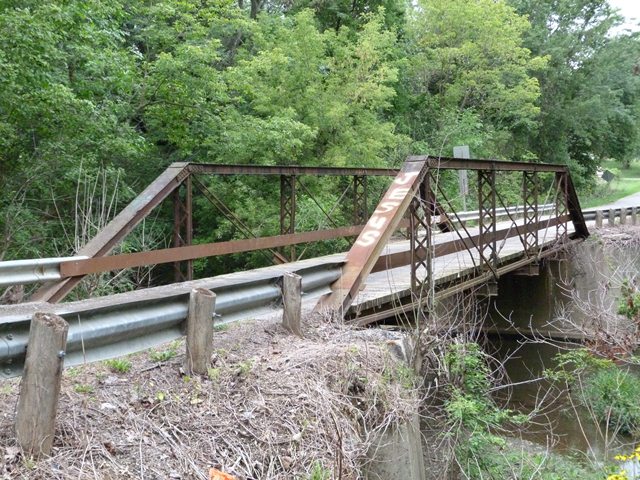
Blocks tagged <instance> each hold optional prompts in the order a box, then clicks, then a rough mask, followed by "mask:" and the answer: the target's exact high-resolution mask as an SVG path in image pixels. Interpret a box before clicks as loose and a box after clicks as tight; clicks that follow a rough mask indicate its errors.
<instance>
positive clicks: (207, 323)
mask: <svg viewBox="0 0 640 480" xmlns="http://www.w3.org/2000/svg"><path fill="white" fill-rule="evenodd" d="M215 305H216V294H215V293H213V292H212V291H211V290H207V289H206V288H194V289H193V290H191V293H190V295H189V311H188V313H187V348H186V356H185V363H184V367H185V371H186V372H187V374H193V373H197V374H199V375H206V374H207V371H208V369H209V361H210V360H211V354H212V353H213V310H214V308H215Z"/></svg>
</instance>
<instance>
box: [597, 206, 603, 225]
mask: <svg viewBox="0 0 640 480" xmlns="http://www.w3.org/2000/svg"><path fill="white" fill-rule="evenodd" d="M596 228H602V210H596Z"/></svg>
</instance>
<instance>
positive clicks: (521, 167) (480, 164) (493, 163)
mask: <svg viewBox="0 0 640 480" xmlns="http://www.w3.org/2000/svg"><path fill="white" fill-rule="evenodd" d="M408 161H410V162H416V161H426V162H427V164H428V165H429V168H439V169H442V170H495V171H499V172H500V171H502V172H514V171H516V172H524V171H531V172H566V171H567V167H566V165H556V164H551V163H530V162H506V161H502V160H483V159H461V158H449V157H429V156H412V157H409V158H408Z"/></svg>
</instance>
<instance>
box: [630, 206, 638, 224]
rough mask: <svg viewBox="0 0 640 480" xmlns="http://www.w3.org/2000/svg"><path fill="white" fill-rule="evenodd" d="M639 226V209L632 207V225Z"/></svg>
mask: <svg viewBox="0 0 640 480" xmlns="http://www.w3.org/2000/svg"><path fill="white" fill-rule="evenodd" d="M637 224H638V209H637V208H636V207H631V225H637Z"/></svg>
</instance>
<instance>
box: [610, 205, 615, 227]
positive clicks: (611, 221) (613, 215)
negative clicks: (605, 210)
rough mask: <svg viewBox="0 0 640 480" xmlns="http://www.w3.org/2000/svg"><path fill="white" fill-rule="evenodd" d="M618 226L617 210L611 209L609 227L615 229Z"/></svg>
mask: <svg viewBox="0 0 640 480" xmlns="http://www.w3.org/2000/svg"><path fill="white" fill-rule="evenodd" d="M615 224H616V210H615V208H611V209H609V226H610V227H613V226H614V225H615Z"/></svg>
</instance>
